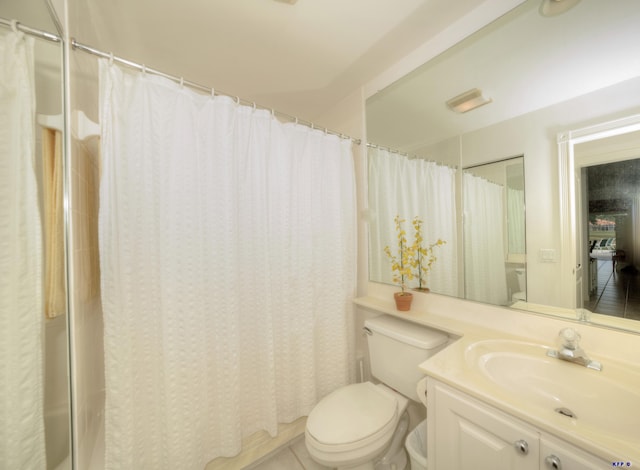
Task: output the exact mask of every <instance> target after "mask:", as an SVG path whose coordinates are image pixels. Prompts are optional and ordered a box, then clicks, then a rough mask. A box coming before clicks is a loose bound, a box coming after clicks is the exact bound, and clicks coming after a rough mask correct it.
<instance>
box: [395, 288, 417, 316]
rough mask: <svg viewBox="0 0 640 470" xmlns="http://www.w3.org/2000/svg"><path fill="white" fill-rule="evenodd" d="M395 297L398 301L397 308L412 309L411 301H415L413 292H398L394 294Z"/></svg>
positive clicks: (402, 310)
mask: <svg viewBox="0 0 640 470" xmlns="http://www.w3.org/2000/svg"><path fill="white" fill-rule="evenodd" d="M393 298H394V299H395V301H396V308H397V309H398V310H400V311H401V312H406V311H408V310H411V302H412V301H413V294H412V293H411V292H396V293H394V294H393Z"/></svg>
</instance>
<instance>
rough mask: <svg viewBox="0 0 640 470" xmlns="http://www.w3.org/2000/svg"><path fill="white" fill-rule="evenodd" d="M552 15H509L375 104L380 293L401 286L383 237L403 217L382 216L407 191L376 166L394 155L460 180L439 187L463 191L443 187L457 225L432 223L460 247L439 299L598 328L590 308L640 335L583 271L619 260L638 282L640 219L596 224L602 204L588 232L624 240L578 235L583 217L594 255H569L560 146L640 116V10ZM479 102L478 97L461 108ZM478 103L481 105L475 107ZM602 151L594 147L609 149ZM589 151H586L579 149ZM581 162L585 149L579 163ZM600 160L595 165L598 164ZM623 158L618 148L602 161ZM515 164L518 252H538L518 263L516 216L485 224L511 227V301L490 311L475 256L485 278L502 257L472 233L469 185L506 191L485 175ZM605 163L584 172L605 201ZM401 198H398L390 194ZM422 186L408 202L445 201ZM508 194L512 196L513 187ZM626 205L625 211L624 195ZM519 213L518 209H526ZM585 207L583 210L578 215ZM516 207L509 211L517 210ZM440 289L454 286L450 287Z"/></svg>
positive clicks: (614, 215)
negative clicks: (636, 228)
mask: <svg viewBox="0 0 640 470" xmlns="http://www.w3.org/2000/svg"><path fill="white" fill-rule="evenodd" d="M543 3H544V2H543V0H525V1H523V2H522V3H521V4H520V5H519V6H518V7H516V8H515V9H513V10H512V11H510V12H509V13H507V14H506V15H504V16H502V17H500V18H498V19H497V20H495V21H494V22H492V23H491V24H489V25H488V26H486V27H484V28H483V29H481V30H479V31H478V32H476V33H475V34H473V35H471V36H469V37H468V38H466V39H465V40H463V41H462V42H460V43H458V44H457V45H455V46H454V47H452V48H450V49H448V50H447V51H445V52H444V53H442V54H440V55H439V56H437V57H435V58H434V59H432V60H430V61H429V62H427V63H425V64H424V65H422V66H421V67H419V68H418V69H416V70H415V71H413V72H411V73H410V74H408V75H406V76H405V77H403V78H401V79H400V80H398V81H397V82H395V83H393V84H392V85H390V86H388V87H387V88H385V89H383V90H381V91H380V92H377V93H375V94H373V95H372V96H370V97H369V98H368V99H367V106H366V119H367V140H368V142H369V143H370V148H369V166H370V169H369V190H370V193H369V212H370V241H371V243H370V252H369V266H370V280H371V281H374V282H385V283H386V282H389V280H388V278H385V276H386V274H384V272H385V270H388V269H389V265H388V262H387V260H386V259H385V255H384V253H383V251H382V249H381V248H382V247H383V245H384V244H385V243H386V242H385V241H384V239H383V238H382V236H379V235H376V232H378V231H379V230H380V228H379V226H380V225H383V226H384V225H386V224H387V223H388V221H389V219H391V221H392V219H393V216H394V214H395V213H396V212H399V211H400V209H396V208H386V209H385V211H386V212H385V211H379V210H378V208H377V206H376V203H377V202H376V201H387V200H388V199H389V198H390V197H393V198H397V196H396V195H395V194H397V193H398V191H399V189H398V187H397V186H398V185H397V184H396V185H395V186H394V185H390V184H388V185H387V187H384V186H380V185H379V184H377V182H376V181H375V180H374V179H372V174H371V173H372V169H371V165H372V162H374V164H375V162H376V161H378V160H379V159H380V158H379V155H380V154H383V155H384V157H385V158H391V156H392V155H395V156H396V159H397V160H398V161H402V163H401V164H400V165H405V162H404V161H403V160H406V161H408V162H415V161H417V160H421V161H424V162H425V163H424V164H423V165H426V164H431V165H434V166H436V167H437V168H445V169H448V171H449V172H450V173H452V174H449V175H446V174H445V177H444V179H443V178H439V179H438V184H442V181H445V183H446V185H448V184H449V180H453V183H452V184H453V188H449V187H448V186H447V187H446V188H445V189H443V188H442V187H441V188H440V189H439V190H438V191H437V192H438V193H439V194H440V195H443V201H442V203H443V204H444V205H443V204H440V203H438V204H437V205H436V207H441V208H442V210H445V209H444V208H446V210H447V211H450V212H452V213H455V221H453V222H452V221H450V220H448V218H447V217H442V216H441V215H439V214H438V213H437V212H436V213H434V212H430V213H429V214H425V215H424V218H426V219H428V220H429V221H430V222H432V224H431V225H432V226H433V227H432V229H430V230H432V231H431V232H430V233H429V234H428V236H429V237H431V238H443V237H447V244H446V245H445V246H446V247H447V249H449V250H451V252H446V251H445V250H442V251H441V252H440V254H439V258H438V261H437V262H436V266H437V265H439V264H446V265H447V267H448V269H449V271H450V272H449V273H448V274H446V275H443V274H441V273H440V274H438V273H436V269H435V268H434V270H433V273H434V279H433V283H432V285H431V286H432V290H433V291H434V292H440V293H443V294H448V295H454V296H458V297H463V298H470V299H474V300H478V301H481V302H488V303H492V304H500V305H509V306H510V307H512V308H517V309H521V310H525V311H535V312H542V313H548V314H553V315H561V316H563V317H567V318H577V317H578V316H579V315H582V318H585V316H584V315H583V313H582V311H581V310H580V311H578V312H576V309H577V308H579V307H584V308H593V309H594V311H595V312H597V313H596V314H593V315H587V317H588V319H589V321H591V322H593V323H603V324H607V325H610V322H609V321H608V320H609V319H610V318H614V317H615V318H616V319H617V320H619V321H616V323H615V326H616V327H619V328H624V329H628V330H633V331H639V330H640V323H638V322H637V317H634V316H633V315H629V313H628V312H629V311H630V308H628V307H627V308H623V309H615V308H613V309H612V308H608V309H605V308H604V305H605V302H601V303H600V308H599V307H597V306H596V305H595V303H594V298H593V297H594V296H595V297H598V296H600V298H601V299H604V297H603V296H602V295H600V294H602V292H603V287H598V286H597V282H596V279H597V276H596V275H595V274H593V273H592V272H590V271H589V270H588V269H583V271H584V272H583V273H582V274H583V281H582V283H581V284H580V286H579V287H578V282H577V279H576V268H577V267H578V266H580V267H583V266H584V265H589V264H593V263H596V264H597V262H596V261H590V260H591V259H596V260H600V262H601V264H600V265H601V267H602V269H601V270H600V271H599V273H600V274H601V275H603V276H606V268H608V267H611V269H613V264H614V260H613V258H615V259H616V270H615V271H612V275H613V274H615V276H616V279H617V278H619V277H620V276H619V274H620V273H623V274H625V275H626V274H629V275H634V274H633V273H634V270H637V269H639V268H640V266H637V265H636V264H635V262H634V261H633V259H634V255H633V253H634V251H633V249H632V248H631V247H630V245H631V244H633V243H634V241H633V236H632V235H631V234H632V232H631V231H630V230H627V229H626V228H625V227H626V226H629V225H631V222H629V220H631V219H627V222H624V221H622V218H621V217H622V215H621V214H622V212H621V211H620V210H619V209H620V206H618V207H616V208H612V207H609V208H608V209H607V210H605V211H599V213H598V214H596V213H595V212H598V211H597V210H596V209H595V207H597V203H591V206H592V209H593V211H595V212H593V211H592V212H590V213H589V214H588V215H585V216H584V217H583V218H582V219H581V220H583V221H585V220H592V226H593V227H596V224H600V226H598V228H603V224H606V221H614V222H615V223H616V227H617V229H616V231H615V235H614V236H605V235H607V234H603V233H602V230H600V231H599V232H598V231H595V230H594V231H593V232H592V234H591V235H588V233H586V230H588V226H589V225H588V223H587V222H584V223H582V222H576V216H575V214H574V215H572V216H571V220H573V222H574V224H575V223H581V224H582V225H580V230H581V231H580V232H578V230H577V226H574V228H575V230H574V233H573V234H572V236H573V243H576V241H575V240H576V237H577V236H578V234H582V235H583V239H581V241H580V242H579V243H582V241H584V243H583V244H585V245H586V246H587V250H586V255H585V254H584V252H583V251H581V250H578V251H574V252H571V251H570V250H568V246H567V244H566V239H567V229H566V225H567V224H566V223H565V222H566V220H567V217H568V216H567V211H566V210H565V206H566V204H567V196H566V195H565V194H564V192H565V190H568V189H567V188H566V187H565V185H566V182H564V178H565V176H566V175H565V174H561V170H562V166H561V162H560V160H561V155H560V154H561V153H562V152H561V151H560V150H561V149H560V148H559V145H558V139H559V137H558V136H559V135H562V133H566V132H569V131H571V130H576V129H582V128H586V127H589V126H593V125H597V124H600V123H605V122H611V121H614V120H617V119H622V118H625V117H627V116H632V115H635V114H638V113H640V60H639V59H638V55H637V53H636V52H635V50H634V49H635V44H638V43H639V42H638V41H640V28H638V27H637V25H638V24H640V9H639V8H638V5H637V2H636V1H635V0H619V1H618V0H617V1H616V2H601V1H599V0H581V1H580V2H577V4H576V5H575V6H574V7H572V8H570V9H568V10H567V11H564V12H562V13H561V14H558V15H556V16H548V15H544V14H543V12H545V13H546V12H547V10H546V7H545V8H542V5H543ZM465 94H468V95H469V96H467V97H465V96H461V95H465ZM469 97H470V98H471V100H468V99H466V98H469ZM456 101H458V102H463V103H464V102H466V104H463V106H466V105H472V107H473V104H474V103H475V104H476V105H477V104H480V105H481V106H478V107H475V108H474V109H471V110H464V112H462V111H460V110H458V111H456V110H454V109H452V107H453V104H456V103H451V106H448V105H447V102H456ZM458 104H459V103H458ZM631 135H632V136H633V134H631ZM630 138H631V137H630ZM596 140H597V139H594V142H595V141H596ZM594 142H591V143H590V145H591V146H598V145H597V144H596V143H594ZM606 144H608V142H603V143H601V145H600V147H606ZM567 148H568V147H567ZM576 150H577V151H579V150H580V149H579V148H578V147H576ZM573 151H574V149H573V146H572V147H571V153H572V154H573ZM589 151H590V153H591V155H593V154H594V152H595V150H589ZM612 151H613V150H611V148H605V149H603V150H602V154H603V155H605V154H607V153H611V152H612ZM387 155H389V157H387ZM513 156H518V157H521V158H522V159H521V162H522V166H521V174H522V175H523V184H522V188H521V189H523V190H524V191H523V194H524V198H523V200H520V199H518V203H517V204H518V205H520V206H522V207H523V208H524V207H526V209H524V210H523V212H522V214H523V215H522V217H520V218H519V219H518V220H520V222H521V228H520V229H521V230H522V228H523V227H524V236H521V237H519V239H518V240H519V241H517V242H515V243H517V244H519V245H520V246H522V244H524V247H525V249H524V250H520V249H518V250H515V245H513V246H512V244H511V241H510V240H509V230H510V226H509V223H508V221H507V214H508V211H507V210H505V208H504V206H503V208H502V209H501V210H500V211H499V212H498V213H497V214H496V213H487V214H486V215H485V217H495V220H496V221H497V220H499V219H500V218H502V220H501V222H500V227H501V231H502V234H503V238H502V240H500V241H498V243H496V245H499V246H500V248H501V252H502V253H503V255H504V257H505V258H504V262H502V260H500V262H499V264H501V266H502V270H503V274H501V275H500V282H501V283H502V285H501V287H500V294H499V296H498V297H497V299H488V298H481V297H478V296H477V295H476V294H471V290H472V289H470V284H469V279H470V278H472V277H474V275H473V273H469V269H472V268H471V265H470V261H469V259H468V258H469V257H470V255H472V256H475V257H477V256H480V257H483V259H484V260H485V261H483V262H481V264H482V266H483V268H484V267H486V264H485V263H488V260H490V259H491V260H493V261H494V264H496V263H495V258H496V256H495V254H494V255H492V254H491V252H490V250H489V249H488V248H487V245H488V242H487V241H484V242H474V241H473V239H472V238H470V237H471V236H472V235H471V234H470V233H468V232H467V229H468V228H469V220H467V221H466V222H465V218H466V217H468V218H471V219H473V218H474V216H473V215H469V214H470V213H471V212H472V211H471V210H470V207H469V203H470V202H471V201H469V200H466V201H465V194H464V188H465V184H464V180H465V179H471V178H472V176H473V178H482V179H484V180H487V181H492V177H487V176H482V175H472V173H473V172H474V171H475V172H476V173H477V172H478V171H480V170H482V168H483V166H484V165H485V164H494V163H496V162H499V161H502V160H506V161H509V160H510V159H511V158H512V157H513ZM602 161H603V162H605V161H606V158H605V157H603V159H602ZM598 164H599V158H598V157H597V156H592V157H591V159H590V160H589V164H588V165H586V164H583V167H584V168H586V167H587V166H589V167H593V168H592V169H591V170H590V172H589V174H588V179H589V184H588V185H589V187H592V188H596V185H597V184H598V183H597V182H598V180H599V176H598V171H599V170H602V171H604V170H603V169H599V168H598ZM392 165H395V164H394V163H387V166H389V167H391V166H392ZM581 168H582V167H581ZM512 170H514V171H515V168H514V169H512ZM489 171H491V170H489ZM517 171H520V169H519V170H517ZM585 171H587V170H586V169H585ZM399 174H401V175H404V176H402V177H401V178H400V180H399V181H403V185H404V182H405V181H406V180H410V179H412V178H413V176H409V175H414V174H415V171H414V170H409V172H408V173H407V172H405V173H399ZM573 174H574V173H573V172H572V175H573ZM575 174H576V177H578V176H579V175H581V174H582V169H580V170H579V171H577V172H576V173H575ZM607 180H608V181H611V179H607ZM494 183H496V181H494ZM498 185H500V184H498ZM389 186H391V187H392V191H393V193H389V191H390V189H389ZM409 187H411V188H412V189H411V191H413V190H414V189H415V193H413V192H409V191H407V193H406V195H405V196H402V198H403V199H407V198H409V199H418V200H424V199H428V198H431V197H432V192H433V189H432V188H430V187H429V188H425V187H421V186H418V185H417V184H415V183H414V182H411V184H410V185H409ZM504 187H505V188H508V185H505V186H504ZM403 191H405V190H403ZM505 191H508V190H507V189H505ZM389 194H393V195H392V196H389ZM594 194H595V189H594ZM468 195H469V190H467V196H468ZM574 196H575V195H574ZM574 196H572V198H573V199H572V201H573V203H575V204H574V205H573V206H572V207H571V209H572V210H573V209H576V210H581V207H582V206H584V205H585V204H586V205H587V206H589V203H588V202H585V201H586V199H585V200H582V199H584V198H587V197H588V196H581V197H582V199H580V197H578V196H575V197H574ZM593 197H594V198H595V197H598V196H595V195H593ZM616 197H617V199H621V197H620V196H619V195H618V196H616ZM451 198H453V199H452V200H451V201H448V199H451ZM518 198H519V197H518ZM515 200H516V199H515V198H512V202H515ZM476 201H477V199H476ZM505 201H506V199H505ZM580 201H582V202H583V204H582V206H579V205H578V203H579V202H580ZM504 204H505V205H507V207H508V204H509V202H508V201H506V202H504ZM624 204H627V205H629V204H631V203H630V202H628V201H627V202H625V203H624ZM485 206H486V205H485ZM629 207H631V206H629ZM402 210H404V209H402ZM412 210H413V209H412ZM413 211H414V212H415V210H413ZM574 212H575V211H574ZM628 213H629V214H631V211H629V212H628ZM402 215H403V216H404V217H405V218H411V217H413V216H414V215H415V214H414V213H413V212H409V213H406V212H404V213H402ZM476 218H477V217H476ZM512 220H514V216H513V215H512ZM443 221H444V222H443ZM465 223H466V228H465ZM496 223H498V222H496ZM625 224H626V225H625ZM512 225H513V227H515V224H512ZM443 227H444V228H443ZM585 227H586V228H585ZM610 227H611V224H610ZM583 232H584V234H583ZM376 237H378V238H379V239H380V240H378V238H376ZM514 237H515V234H514ZM613 238H615V242H614V240H612V239H613ZM513 240H514V241H515V238H514V239H513ZM427 241H428V240H427ZM607 242H608V245H607ZM596 243H597V249H596V250H592V251H591V252H589V250H588V248H589V247H591V245H593V246H594V247H596ZM623 245H625V246H623ZM574 246H575V245H574ZM489 248H492V249H493V248H495V246H491V247H489ZM516 251H518V253H516ZM520 251H523V252H522V253H520ZM620 252H624V253H620ZM623 254H624V259H622V256H623ZM580 256H582V257H583V258H580ZM605 260H606V262H605ZM436 274H437V275H436ZM438 276H444V277H442V278H441V280H439V281H437V282H436V278H437V277H438ZM446 276H449V277H446ZM590 276H591V277H593V279H594V280H591V277H590ZM505 279H506V280H505ZM503 280H504V281H503ZM504 282H506V289H505V286H504ZM629 285H630V286H632V285H633V283H630V284H629ZM486 288H487V287H486V286H485V290H486ZM492 288H493V287H492ZM598 289H600V290H598ZM630 289H631V288H630ZM578 290H579V291H580V293H579V292H578ZM631 292H633V290H631ZM587 294H590V295H587Z"/></svg>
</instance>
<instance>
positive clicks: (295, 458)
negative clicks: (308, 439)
mask: <svg viewBox="0 0 640 470" xmlns="http://www.w3.org/2000/svg"><path fill="white" fill-rule="evenodd" d="M246 470H330V468H329V467H325V466H323V465H320V464H317V463H316V462H314V461H313V459H311V457H310V456H309V452H308V451H307V448H306V447H305V445H304V436H300V437H298V438H296V439H295V440H293V441H292V442H291V444H289V445H288V446H287V447H284V448H282V449H279V450H277V451H275V453H273V454H271V455H270V456H268V457H267V458H266V459H265V460H262V461H261V462H258V463H256V464H252V465H250V466H249V467H246Z"/></svg>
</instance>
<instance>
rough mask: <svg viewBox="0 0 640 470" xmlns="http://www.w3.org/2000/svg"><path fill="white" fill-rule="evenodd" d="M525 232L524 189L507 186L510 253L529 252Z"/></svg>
mask: <svg viewBox="0 0 640 470" xmlns="http://www.w3.org/2000/svg"><path fill="white" fill-rule="evenodd" d="M525 233H526V226H525V206H524V190H522V189H514V188H507V234H508V237H509V253H510V254H525V253H526V252H527V247H526V237H525Z"/></svg>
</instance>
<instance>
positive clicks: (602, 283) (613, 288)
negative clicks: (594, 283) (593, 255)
mask: <svg viewBox="0 0 640 470" xmlns="http://www.w3.org/2000/svg"><path fill="white" fill-rule="evenodd" d="M584 307H585V308H586V309H589V310H591V311H592V312H597V313H602V314H604V315H613V316H617V317H623V318H630V319H632V320H640V274H638V273H629V272H627V270H626V269H624V268H623V269H621V270H615V271H614V270H613V262H612V261H611V259H598V289H597V290H596V293H595V295H592V296H591V299H590V301H589V302H588V303H585V306H584Z"/></svg>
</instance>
